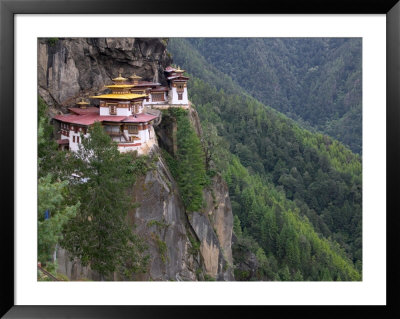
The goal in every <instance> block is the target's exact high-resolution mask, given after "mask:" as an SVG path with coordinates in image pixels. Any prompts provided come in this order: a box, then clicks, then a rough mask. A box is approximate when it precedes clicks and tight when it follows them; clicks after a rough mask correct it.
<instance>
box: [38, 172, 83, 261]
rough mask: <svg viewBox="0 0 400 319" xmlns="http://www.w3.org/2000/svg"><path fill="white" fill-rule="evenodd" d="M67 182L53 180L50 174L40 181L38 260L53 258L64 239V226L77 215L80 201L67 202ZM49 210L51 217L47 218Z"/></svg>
mask: <svg viewBox="0 0 400 319" xmlns="http://www.w3.org/2000/svg"><path fill="white" fill-rule="evenodd" d="M66 186H67V182H65V181H64V182H57V181H53V180H52V176H51V175H50V174H48V175H46V176H45V177H41V178H39V182H38V261H40V262H41V263H42V264H47V263H48V262H49V261H51V260H52V254H53V252H54V250H55V247H56V244H57V243H59V242H60V240H61V239H62V233H61V231H62V228H63V226H64V225H65V224H66V223H67V222H68V220H70V219H71V218H73V217H74V216H75V215H76V212H77V210H78V208H79V202H78V203H76V204H75V205H70V206H68V205H67V204H66V200H65V197H66ZM46 211H48V213H49V215H50V218H48V219H45V212H46Z"/></svg>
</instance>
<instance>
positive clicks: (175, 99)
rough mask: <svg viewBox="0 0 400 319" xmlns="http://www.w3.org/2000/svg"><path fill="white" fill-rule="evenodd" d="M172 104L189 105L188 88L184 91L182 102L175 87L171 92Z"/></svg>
mask: <svg viewBox="0 0 400 319" xmlns="http://www.w3.org/2000/svg"><path fill="white" fill-rule="evenodd" d="M169 98H170V101H169V102H170V104H189V100H188V94H187V87H185V88H184V89H183V93H182V100H179V96H178V92H177V90H176V88H175V87H171V88H170V90H169Z"/></svg>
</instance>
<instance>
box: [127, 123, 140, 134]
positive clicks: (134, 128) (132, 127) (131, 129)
mask: <svg viewBox="0 0 400 319" xmlns="http://www.w3.org/2000/svg"><path fill="white" fill-rule="evenodd" d="M128 132H129V133H130V134H137V133H138V127H137V125H128Z"/></svg>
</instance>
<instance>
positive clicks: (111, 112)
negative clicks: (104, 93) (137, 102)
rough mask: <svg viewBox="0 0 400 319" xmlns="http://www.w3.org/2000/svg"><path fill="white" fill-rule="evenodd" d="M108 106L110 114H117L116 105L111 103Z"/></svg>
mask: <svg viewBox="0 0 400 319" xmlns="http://www.w3.org/2000/svg"><path fill="white" fill-rule="evenodd" d="M109 107H110V114H111V115H116V114H117V106H116V105H115V104H111V105H110V106H109Z"/></svg>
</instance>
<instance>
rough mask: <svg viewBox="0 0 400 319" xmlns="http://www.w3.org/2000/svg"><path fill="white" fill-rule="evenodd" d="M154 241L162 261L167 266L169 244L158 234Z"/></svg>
mask: <svg viewBox="0 0 400 319" xmlns="http://www.w3.org/2000/svg"><path fill="white" fill-rule="evenodd" d="M154 240H155V242H156V245H157V247H158V252H159V253H160V257H161V261H162V262H163V263H164V264H166V263H167V261H168V255H167V252H168V248H167V244H166V243H165V241H163V240H161V239H160V237H159V236H158V235H157V234H154Z"/></svg>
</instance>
